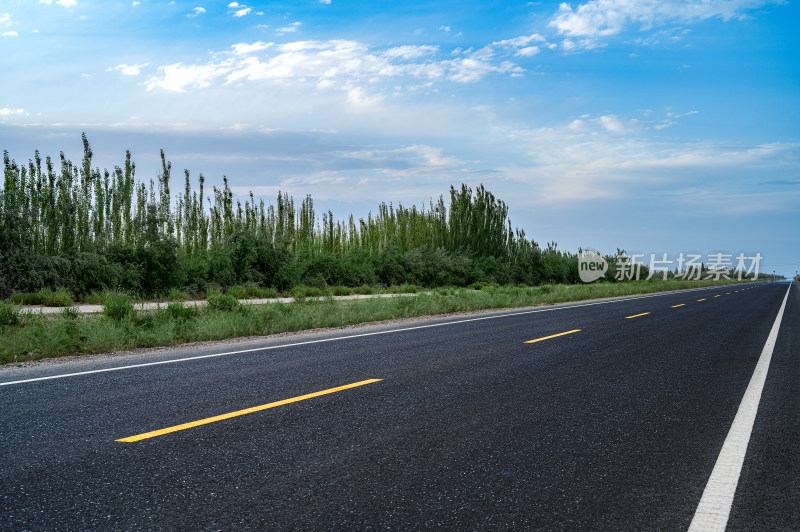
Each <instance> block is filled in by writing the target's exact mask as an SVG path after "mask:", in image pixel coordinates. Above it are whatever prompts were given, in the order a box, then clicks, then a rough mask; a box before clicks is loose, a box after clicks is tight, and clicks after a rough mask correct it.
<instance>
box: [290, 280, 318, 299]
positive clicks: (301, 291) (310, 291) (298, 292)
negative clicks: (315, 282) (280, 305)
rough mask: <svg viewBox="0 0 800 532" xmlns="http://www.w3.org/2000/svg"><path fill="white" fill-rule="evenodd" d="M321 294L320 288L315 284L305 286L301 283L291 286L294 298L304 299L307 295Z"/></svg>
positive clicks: (316, 295)
mask: <svg viewBox="0 0 800 532" xmlns="http://www.w3.org/2000/svg"><path fill="white" fill-rule="evenodd" d="M323 295H324V294H323V293H322V290H320V289H319V288H317V287H315V286H307V285H304V284H301V285H298V286H295V287H294V288H292V296H294V297H295V299H305V298H307V297H322V296H323Z"/></svg>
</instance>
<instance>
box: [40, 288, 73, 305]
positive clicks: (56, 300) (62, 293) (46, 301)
mask: <svg viewBox="0 0 800 532" xmlns="http://www.w3.org/2000/svg"><path fill="white" fill-rule="evenodd" d="M39 295H40V296H41V298H42V305H44V306H46V307H68V306H71V305H72V294H70V293H69V292H68V291H67V290H66V289H64V288H59V289H57V290H56V291H51V290H50V289H49V288H43V289H42V290H40V291H39Z"/></svg>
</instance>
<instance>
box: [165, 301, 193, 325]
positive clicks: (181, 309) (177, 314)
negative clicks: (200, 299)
mask: <svg viewBox="0 0 800 532" xmlns="http://www.w3.org/2000/svg"><path fill="white" fill-rule="evenodd" d="M163 312H164V314H165V315H166V316H167V317H168V318H169V319H171V320H175V321H186V320H190V319H192V318H195V317H197V316H198V315H199V314H200V312H199V310H198V309H197V307H195V306H193V305H192V306H184V305H183V303H170V304H169V305H167V308H166V309H164V310H163Z"/></svg>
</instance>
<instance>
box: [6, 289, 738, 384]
mask: <svg viewBox="0 0 800 532" xmlns="http://www.w3.org/2000/svg"><path fill="white" fill-rule="evenodd" d="M724 286H725V285H723V286H706V287H702V288H689V289H685V290H673V291H670V292H659V293H657V294H645V295H639V296H631V297H625V298H621V299H611V300H607V301H595V302H593V303H581V304H577V305H567V306H562V307H550V308H543V309H540V308H537V309H534V310H525V311H521V312H509V313H504V314H500V315H496V316H482V317H479V318H467V319H463V320H456V321H447V322H444V323H432V324H428V325H417V326H414V327H403V328H401V329H391V330H388V331H374V332H368V333H361V334H351V335H348V336H336V337H334V338H322V339H319V340H308V341H305V342H295V343H291V344H281V345H269V346H264V347H254V348H252V349H242V350H239V351H226V352H224V353H211V354H208V355H198V356H193V357H185V358H175V359H171V360H160V361H158V362H144V363H142V364H131V365H129V366H118V367H114V368H104V369H93V370H88V371H78V372H75V373H62V374H60V375H49V376H47V377H35V378H32V379H22V380H17V381H8V382H0V386H10V385H12V384H24V383H28V382H38V381H47V380H54V379H64V378H67V377H78V376H80V375H91V374H94V373H107V372H110V371H120V370H123V369H134V368H144V367H148V366H160V365H162V364H175V363H177V362H188V361H190V360H202V359H205V358H215V357H222V356H228V355H239V354H242V353H252V352H255V351H270V350H273V349H283V348H287V347H296V346H300V345H309V344H320V343H324V342H335V341H339V340H350V339H353V338H362V337H364V336H377V335H381V334H392V333H398V332H406V331H413V330H417V329H429V328H432V327H443V326H445V325H457V324H460V323H468V322H472V321H482V320H493V319H498V318H506V317H512V316H523V315H525V314H536V313H538V312H551V311H556V310H567V309H571V308H580V307H591V306H594V305H607V304H609V303H621V302H624V301H634V300H636V299H646V298H651V297H661V296H669V295H676V294H683V293H687V292H697V291H699V290H712V289H715V288H723V287H724ZM420 318H424V316H420Z"/></svg>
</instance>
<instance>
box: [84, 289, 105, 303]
mask: <svg viewBox="0 0 800 532" xmlns="http://www.w3.org/2000/svg"><path fill="white" fill-rule="evenodd" d="M107 297H108V292H97V291H95V292H92V293H91V294H88V295H86V296H83V302H84V303H88V304H90V305H105V303H106V298H107Z"/></svg>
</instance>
